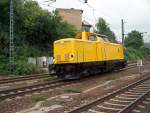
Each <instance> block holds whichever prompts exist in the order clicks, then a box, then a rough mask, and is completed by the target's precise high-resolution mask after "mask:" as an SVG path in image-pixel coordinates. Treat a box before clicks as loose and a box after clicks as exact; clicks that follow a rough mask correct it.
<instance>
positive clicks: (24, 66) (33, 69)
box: [15, 61, 40, 75]
mask: <svg viewBox="0 0 150 113" xmlns="http://www.w3.org/2000/svg"><path fill="white" fill-rule="evenodd" d="M15 67H16V69H15V74H16V75H29V74H33V73H40V69H39V68H38V67H37V66H36V65H33V64H29V63H27V62H26V61H18V62H17V63H16V66H15Z"/></svg>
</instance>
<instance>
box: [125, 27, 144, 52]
mask: <svg viewBox="0 0 150 113" xmlns="http://www.w3.org/2000/svg"><path fill="white" fill-rule="evenodd" d="M124 43H125V46H126V47H132V48H134V49H136V50H138V49H139V48H141V47H142V46H143V45H144V41H143V36H142V34H141V33H140V32H139V31H136V30H133V31H131V32H130V33H128V35H127V37H126V38H125V41H124Z"/></svg>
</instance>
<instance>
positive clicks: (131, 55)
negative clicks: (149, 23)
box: [124, 30, 150, 61]
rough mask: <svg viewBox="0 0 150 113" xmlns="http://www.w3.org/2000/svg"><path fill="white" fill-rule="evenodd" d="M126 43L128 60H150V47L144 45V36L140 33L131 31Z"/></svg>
mask: <svg viewBox="0 0 150 113" xmlns="http://www.w3.org/2000/svg"><path fill="white" fill-rule="evenodd" d="M124 43H125V46H126V51H125V53H126V59H127V60H130V61H131V60H137V59H144V58H150V46H148V44H146V45H144V41H143V36H142V34H141V33H140V32H139V31H136V30H134V31H131V32H130V33H129V34H128V35H127V37H126V38H125V42H124Z"/></svg>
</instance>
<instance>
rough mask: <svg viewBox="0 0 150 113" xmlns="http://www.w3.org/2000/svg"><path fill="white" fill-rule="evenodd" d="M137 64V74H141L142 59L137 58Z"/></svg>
mask: <svg viewBox="0 0 150 113" xmlns="http://www.w3.org/2000/svg"><path fill="white" fill-rule="evenodd" d="M137 66H138V70H139V74H140V75H141V74H142V69H141V67H142V66H143V61H142V60H137Z"/></svg>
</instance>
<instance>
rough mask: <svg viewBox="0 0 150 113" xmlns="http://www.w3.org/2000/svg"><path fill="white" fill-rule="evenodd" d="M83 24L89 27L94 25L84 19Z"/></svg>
mask: <svg viewBox="0 0 150 113" xmlns="http://www.w3.org/2000/svg"><path fill="white" fill-rule="evenodd" d="M82 26H89V27H92V25H91V24H90V23H89V22H87V21H86V20H83V21H82Z"/></svg>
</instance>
